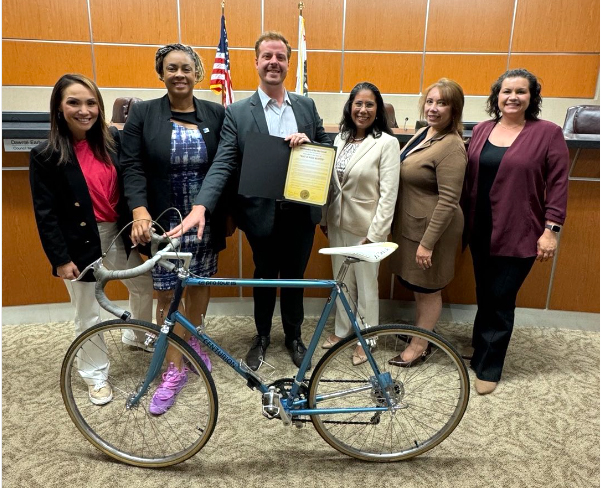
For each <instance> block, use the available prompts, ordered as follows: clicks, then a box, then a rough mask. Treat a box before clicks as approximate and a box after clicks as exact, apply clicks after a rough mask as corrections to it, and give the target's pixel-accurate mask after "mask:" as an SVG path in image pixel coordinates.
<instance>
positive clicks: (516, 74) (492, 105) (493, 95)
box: [486, 68, 543, 121]
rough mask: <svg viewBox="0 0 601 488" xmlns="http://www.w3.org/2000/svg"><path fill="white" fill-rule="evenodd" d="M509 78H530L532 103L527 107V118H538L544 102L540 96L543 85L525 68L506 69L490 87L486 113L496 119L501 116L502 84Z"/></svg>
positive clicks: (529, 87) (529, 86)
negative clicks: (500, 98)
mask: <svg viewBox="0 0 601 488" xmlns="http://www.w3.org/2000/svg"><path fill="white" fill-rule="evenodd" d="M507 78H525V79H526V80H528V91H530V105H528V108H527V109H526V114H525V116H526V119H527V120H538V115H539V114H540V110H541V107H542V104H543V99H542V98H541V96H540V91H541V86H540V83H539V82H538V79H537V78H536V76H534V74H532V73H530V71H528V70H526V69H524V68H518V69H512V70H510V71H505V73H503V74H502V75H501V76H499V79H498V80H497V81H495V82H494V83H493V84H492V86H491V87H490V95H489V97H488V100H487V101H486V113H487V114H488V115H490V116H491V117H494V118H495V120H497V121H498V120H499V119H500V118H501V109H499V93H501V85H502V84H503V81H505V80H506V79H507Z"/></svg>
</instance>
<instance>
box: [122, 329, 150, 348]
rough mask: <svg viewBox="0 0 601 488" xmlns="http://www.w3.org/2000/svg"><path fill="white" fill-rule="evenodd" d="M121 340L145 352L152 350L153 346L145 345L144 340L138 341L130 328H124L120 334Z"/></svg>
mask: <svg viewBox="0 0 601 488" xmlns="http://www.w3.org/2000/svg"><path fill="white" fill-rule="evenodd" d="M121 342H123V344H127V345H128V346H132V347H137V348H138V349H142V350H143V351H146V352H154V346H151V345H148V346H147V345H146V344H144V342H140V341H139V340H138V338H137V336H136V334H135V333H134V331H133V330H131V329H126V330H124V331H123V334H122V335H121Z"/></svg>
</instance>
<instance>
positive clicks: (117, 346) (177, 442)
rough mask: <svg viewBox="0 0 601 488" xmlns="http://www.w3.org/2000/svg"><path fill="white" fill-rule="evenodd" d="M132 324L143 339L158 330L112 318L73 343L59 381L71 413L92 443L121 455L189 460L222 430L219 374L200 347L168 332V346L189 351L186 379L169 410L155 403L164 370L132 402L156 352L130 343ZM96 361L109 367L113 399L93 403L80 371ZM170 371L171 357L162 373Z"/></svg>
mask: <svg viewBox="0 0 601 488" xmlns="http://www.w3.org/2000/svg"><path fill="white" fill-rule="evenodd" d="M128 329H129V330H133V331H135V332H136V333H137V334H136V335H137V336H142V337H143V336H144V335H145V334H146V336H147V337H151V338H156V337H158V335H159V328H158V327H157V326H155V325H154V324H149V323H146V322H140V321H136V320H132V321H128V322H123V321H120V320H111V321H108V322H103V323H101V324H98V325H96V326H94V327H92V328H90V329H88V330H87V331H85V332H84V333H82V334H81V335H80V336H79V337H77V338H76V339H75V341H74V342H73V343H72V344H71V346H70V347H69V350H68V351H67V354H66V355H65V359H64V360H63V365H62V370H61V380H60V381H61V382H60V384H61V393H62V396H63V402H64V403H65V407H66V409H67V412H68V413H69V415H70V417H71V420H73V422H74V423H75V425H76V426H77V428H78V429H79V430H80V432H81V433H82V434H83V435H84V437H85V438H86V439H87V440H88V441H90V442H91V443H92V444H93V445H94V446H95V447H97V448H98V449H100V450H101V451H102V452H104V453H105V454H108V455H109V456H111V457H112V458H115V459H117V460H119V461H122V462H124V463H127V464H131V465H134V466H143V467H163V466H170V465H173V464H177V463H180V462H182V461H185V460H186V459H188V458H190V457H191V456H193V455H194V454H196V453H197V452H198V451H199V450H200V449H201V448H202V447H203V446H204V445H205V444H206V443H207V441H208V440H209V438H210V437H211V434H212V433H213V430H214V428H215V424H216V422H217V392H216V390H215V384H214V382H213V379H212V377H211V375H210V373H209V372H208V371H207V369H206V366H205V365H204V363H203V361H202V360H201V359H200V358H199V357H198V356H197V355H196V353H195V352H194V350H193V349H192V348H191V347H190V346H189V345H188V344H186V343H185V342H184V341H183V340H182V339H181V338H180V337H178V336H176V335H175V334H169V336H168V338H167V339H168V344H169V346H172V347H174V348H176V349H177V350H178V351H179V352H180V353H181V354H182V355H183V356H184V359H185V360H186V361H187V363H188V367H189V368H190V371H188V373H187V376H188V379H187V382H186V385H185V386H184V387H183V389H182V390H181V391H180V392H179V394H178V395H177V398H176V400H175V403H174V404H173V406H172V407H171V408H170V409H169V410H168V411H167V412H166V413H164V414H163V415H152V414H151V413H149V411H148V407H149V403H150V400H151V398H152V395H153V394H154V392H155V390H156V389H157V387H158V385H159V384H160V383H161V381H162V375H161V374H158V375H157V378H155V379H154V380H153V382H152V383H151V384H150V387H149V388H148V390H147V392H146V394H145V395H144V396H142V397H141V399H140V401H139V402H138V403H137V404H136V405H133V406H132V405H131V404H130V400H131V399H132V398H133V397H134V396H135V395H136V393H137V392H138V391H139V390H140V388H141V386H142V384H143V383H144V380H145V378H146V373H147V371H148V369H149V366H150V361H151V359H152V356H153V353H148V352H145V351H144V350H143V349H141V348H139V347H132V346H130V345H126V344H124V343H123V342H122V336H123V333H124V331H126V330H128ZM151 345H152V344H151ZM99 352H100V354H97V353H99ZM102 353H105V354H106V356H104V355H103V354H102ZM93 356H96V357H105V358H107V359H108V363H107V362H106V360H104V361H102V364H93V361H96V363H100V362H101V361H100V360H99V359H95V360H92V359H90V358H92V357H93ZM89 366H93V368H92V369H102V368H103V367H107V368H108V382H109V383H110V385H111V386H112V389H113V399H112V401H110V402H109V403H107V404H105V405H102V406H98V405H94V404H92V403H91V402H90V399H89V396H88V385H87V383H86V381H84V379H83V378H82V376H81V374H80V371H81V370H83V369H90V367H89ZM166 369H167V364H166V361H165V360H164V361H163V365H162V367H161V372H164V371H165V370H166ZM194 372H197V373H198V374H195V373H194ZM88 381H90V380H88Z"/></svg>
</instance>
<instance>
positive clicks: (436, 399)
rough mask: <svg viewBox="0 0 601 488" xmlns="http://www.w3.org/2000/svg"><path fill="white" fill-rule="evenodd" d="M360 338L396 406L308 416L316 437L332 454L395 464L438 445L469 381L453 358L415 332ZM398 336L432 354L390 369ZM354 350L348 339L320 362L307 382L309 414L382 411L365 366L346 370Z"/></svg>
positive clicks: (380, 330) (399, 329)
mask: <svg viewBox="0 0 601 488" xmlns="http://www.w3.org/2000/svg"><path fill="white" fill-rule="evenodd" d="M362 335H363V337H364V338H365V339H366V340H368V343H369V342H370V341H371V340H373V339H376V341H375V347H374V348H373V349H372V352H371V354H372V356H373V358H374V361H375V362H376V364H377V366H378V368H379V370H380V372H381V373H390V374H391V378H392V380H393V388H392V390H393V391H394V392H393V393H392V396H393V398H394V400H395V402H396V405H397V407H396V408H395V409H394V410H391V409H390V408H389V409H388V410H387V411H384V412H382V413H381V414H376V413H374V412H373V411H372V412H360V411H353V412H346V413H336V414H319V415H313V416H311V420H312V422H313V425H314V426H315V429H316V430H317V432H318V433H319V434H320V435H321V437H323V439H324V440H325V441H326V442H327V443H328V444H330V445H331V446H332V447H333V448H334V449H336V450H338V451H340V452H342V453H344V454H346V455H348V456H351V457H354V458H357V459H361V460H364V461H375V462H391V461H401V460H404V459H409V458H412V457H415V456H418V455H420V454H423V453H424V452H426V451H428V450H430V449H432V448H433V447H435V446H437V445H438V444H440V443H441V442H442V441H443V440H444V439H446V438H447V437H448V436H449V435H450V434H451V432H452V431H453V430H454V429H455V427H457V425H458V424H459V422H460V420H461V418H462V417H463V414H464V413H465V410H466V408H467V404H468V401H469V376H468V371H467V368H466V366H465V364H464V362H463V360H462V359H461V357H460V355H459V354H458V353H457V351H456V350H455V349H454V348H453V346H452V345H451V344H450V343H449V342H448V341H447V340H445V339H444V338H442V337H441V336H439V335H438V334H435V333H433V332H429V331H426V330H424V329H420V328H417V327H414V326H409V325H382V326H377V327H370V328H369V329H367V330H364V331H362ZM399 335H401V336H408V337H409V338H412V337H419V338H422V339H426V340H427V341H428V342H429V344H430V345H431V348H432V349H431V353H430V354H429V355H428V356H426V357H425V358H423V360H422V359H420V360H418V361H417V362H416V364H415V365H413V366H412V367H399V366H394V365H391V364H389V363H388V361H389V360H390V359H392V358H394V357H396V356H397V355H398V354H400V353H401V352H402V351H403V350H404V349H405V348H406V347H407V346H408V344H407V342H405V341H404V340H402V339H401V338H399V337H398V336H399ZM356 345H357V338H356V337H355V336H352V337H349V338H346V339H345V340H343V341H341V342H339V343H338V344H336V346H334V347H333V348H332V349H330V350H329V351H328V352H327V353H326V354H325V355H324V356H323V357H322V358H321V360H320V361H319V363H318V364H317V366H316V367H315V370H314V371H313V374H312V376H311V380H310V383H309V393H308V403H309V406H310V408H358V409H360V408H365V407H375V406H387V403H386V400H385V398H384V396H383V395H382V392H381V390H380V387H379V385H378V383H377V381H375V376H374V371H373V369H372V367H371V365H370V363H369V362H366V363H363V364H361V365H359V366H354V365H353V364H352V362H351V357H352V354H353V352H354V350H355V347H356ZM370 380H371V381H370ZM353 389H354V390H353ZM324 395H326V397H324Z"/></svg>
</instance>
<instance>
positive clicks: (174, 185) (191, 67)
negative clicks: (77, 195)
mask: <svg viewBox="0 0 601 488" xmlns="http://www.w3.org/2000/svg"><path fill="white" fill-rule="evenodd" d="M155 69H156V72H157V74H158V75H159V79H161V80H162V81H163V82H164V83H165V86H166V88H167V95H165V96H164V97H162V98H159V99H156V100H149V101H145V102H139V103H136V104H135V105H133V106H132V108H131V111H130V113H129V115H128V118H127V121H126V123H125V127H124V129H123V147H122V157H121V164H122V165H123V171H124V186H125V195H126V197H127V201H128V204H129V208H130V209H131V210H132V212H133V216H134V220H135V222H134V225H133V227H132V233H131V238H132V241H133V243H134V244H138V243H146V242H148V241H149V240H150V234H149V231H150V222H151V218H152V219H154V220H157V221H158V223H159V226H160V228H159V229H157V232H159V233H162V232H163V231H169V230H170V229H172V228H173V227H175V226H176V225H177V224H179V215H178V214H177V213H176V212H174V211H173V210H170V211H168V212H166V213H164V214H163V212H165V210H167V209H168V208H170V207H176V208H177V209H178V210H179V212H180V213H181V215H182V216H185V215H187V214H188V213H189V212H190V210H191V209H192V200H193V199H194V197H195V196H196V194H197V193H198V192H199V190H200V186H201V185H202V181H203V180H204V176H205V175H206V173H207V171H208V169H209V167H210V166H211V164H212V162H213V158H214V156H215V153H216V151H217V146H218V143H219V134H220V132H221V126H222V124H223V118H224V113H225V110H224V108H223V107H222V106H221V105H218V104H216V103H213V102H208V101H205V100H199V99H197V98H195V97H194V95H193V89H194V85H195V84H196V83H198V82H199V81H200V80H202V78H203V76H204V68H203V66H202V62H201V61H200V58H199V57H198V54H196V53H195V52H194V50H193V49H191V48H190V47H189V46H184V45H182V44H169V45H167V46H164V47H162V48H160V49H159V50H158V51H157V53H156V58H155ZM208 226H209V232H205V235H204V236H203V238H202V240H199V239H197V237H196V231H192V232H187V233H185V234H184V235H183V236H181V241H182V246H181V248H180V250H181V251H189V252H192V253H193V258H192V263H191V264H190V271H191V273H192V274H194V275H201V276H211V275H213V274H214V273H215V272H216V271H217V253H218V252H219V251H220V250H221V249H223V248H224V247H225V219H224V218H223V217H222V216H221V215H219V214H218V213H213V214H212V215H211V216H210V221H209V222H208ZM176 279H177V277H176V276H175V275H174V274H173V273H168V272H166V271H165V270H162V269H161V268H155V269H154V270H153V282H154V288H155V290H157V297H158V306H157V317H156V318H157V323H158V324H159V325H160V324H162V323H163V321H164V317H163V311H165V310H167V309H168V308H169V304H170V302H171V299H172V297H173V291H174V288H175V283H176ZM209 290H210V289H209V288H208V287H189V288H187V289H186V291H185V296H184V302H183V303H184V307H185V312H186V316H187V317H188V318H189V319H190V320H191V321H192V323H194V324H200V323H201V321H202V316H203V315H204V314H205V313H206V310H207V307H208V303H209V297H210V292H209ZM174 330H175V332H176V333H178V334H180V335H182V336H183V337H184V338H185V339H188V341H189V343H190V345H191V346H192V347H193V348H194V349H195V350H196V352H197V353H198V354H199V356H200V357H201V358H202V359H203V361H204V362H205V364H206V365H207V367H208V368H209V370H210V368H211V362H210V360H209V357H208V354H207V353H206V352H204V351H203V350H202V349H201V347H200V345H199V344H198V342H197V341H196V339H195V338H194V337H186V335H187V334H186V333H185V329H184V328H183V327H182V326H181V325H179V324H177V325H176V326H175V329H174ZM167 361H168V364H169V367H168V370H167V372H166V373H165V374H164V375H163V378H164V381H163V383H162V384H161V386H160V387H159V388H158V389H157V391H156V392H155V394H154V395H153V399H152V401H151V404H150V412H151V413H153V414H157V415H160V414H161V413H163V412H165V411H166V410H167V409H168V408H170V407H171V406H172V405H173V403H174V401H175V397H176V395H177V393H179V391H180V390H181V388H182V387H183V386H184V385H185V383H186V381H187V368H186V367H185V365H184V364H183V363H182V361H183V359H182V356H181V354H178V353H177V351H175V350H174V349H172V348H170V349H169V350H168V352H167Z"/></svg>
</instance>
